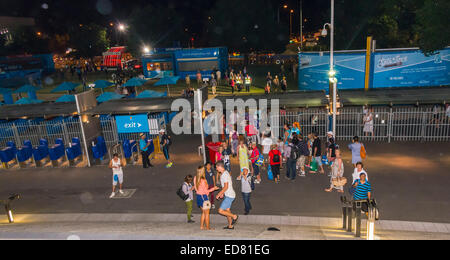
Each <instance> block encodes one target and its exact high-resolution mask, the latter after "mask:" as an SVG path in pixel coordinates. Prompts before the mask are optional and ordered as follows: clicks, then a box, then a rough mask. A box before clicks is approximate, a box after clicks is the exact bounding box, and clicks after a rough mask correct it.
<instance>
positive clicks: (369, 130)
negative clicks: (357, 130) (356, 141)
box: [363, 108, 374, 139]
mask: <svg viewBox="0 0 450 260" xmlns="http://www.w3.org/2000/svg"><path fill="white" fill-rule="evenodd" d="M363 123H364V128H363V132H364V135H365V136H369V134H370V135H372V139H373V138H374V133H373V108H369V109H368V112H367V114H365V115H364V118H363Z"/></svg>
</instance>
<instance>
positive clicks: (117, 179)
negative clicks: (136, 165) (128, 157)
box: [109, 154, 126, 198]
mask: <svg viewBox="0 0 450 260" xmlns="http://www.w3.org/2000/svg"><path fill="white" fill-rule="evenodd" d="M125 165H126V162H125V161H124V160H122V159H120V158H119V155H118V154H114V155H113V158H112V160H111V161H110V162H109V168H110V169H112V171H113V187H112V193H111V196H109V198H114V197H115V196H116V186H117V184H119V193H120V194H121V195H123V194H124V193H123V191H122V188H123V167H125Z"/></svg>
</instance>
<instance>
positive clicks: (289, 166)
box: [283, 140, 297, 181]
mask: <svg viewBox="0 0 450 260" xmlns="http://www.w3.org/2000/svg"><path fill="white" fill-rule="evenodd" d="M296 150H297V147H295V145H294V144H293V140H289V144H288V145H287V146H286V147H285V149H284V154H283V157H284V158H285V160H286V179H288V180H292V181H293V180H295V174H296V165H297V151H296Z"/></svg>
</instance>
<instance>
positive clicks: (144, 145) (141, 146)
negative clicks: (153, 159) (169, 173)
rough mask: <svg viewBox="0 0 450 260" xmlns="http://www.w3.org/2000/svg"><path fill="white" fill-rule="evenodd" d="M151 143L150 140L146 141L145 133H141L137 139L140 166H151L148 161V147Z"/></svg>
mask: <svg viewBox="0 0 450 260" xmlns="http://www.w3.org/2000/svg"><path fill="white" fill-rule="evenodd" d="M151 144H152V142H151V140H148V141H147V136H146V135H145V134H141V140H139V149H140V150H141V155H142V166H143V167H144V169H146V168H148V167H153V165H152V164H151V163H150V159H149V156H150V154H149V149H148V148H149V146H150V145H151Z"/></svg>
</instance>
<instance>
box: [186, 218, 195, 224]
mask: <svg viewBox="0 0 450 260" xmlns="http://www.w3.org/2000/svg"><path fill="white" fill-rule="evenodd" d="M187 223H189V224H191V223H195V221H194V220H192V219H190V220H188V222H187Z"/></svg>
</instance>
